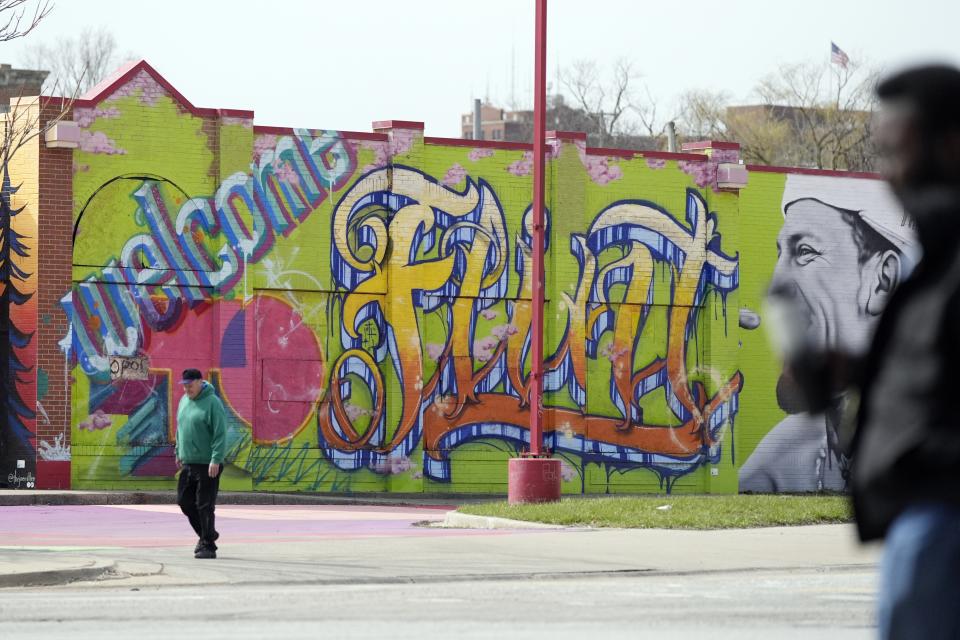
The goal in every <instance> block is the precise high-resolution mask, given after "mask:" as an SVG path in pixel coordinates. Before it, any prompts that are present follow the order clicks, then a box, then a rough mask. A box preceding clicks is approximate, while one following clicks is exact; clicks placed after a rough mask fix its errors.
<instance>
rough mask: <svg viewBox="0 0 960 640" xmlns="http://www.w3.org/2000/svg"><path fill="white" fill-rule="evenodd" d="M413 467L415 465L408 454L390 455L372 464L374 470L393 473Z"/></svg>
mask: <svg viewBox="0 0 960 640" xmlns="http://www.w3.org/2000/svg"><path fill="white" fill-rule="evenodd" d="M412 467H413V465H412V464H411V463H410V458H408V457H407V456H389V457H387V458H382V459H381V460H380V461H378V462H377V463H376V464H373V465H371V468H372V469H373V470H374V471H376V472H378V473H386V474H391V475H396V474H398V473H403V472H404V471H409V470H410V469H411V468H412Z"/></svg>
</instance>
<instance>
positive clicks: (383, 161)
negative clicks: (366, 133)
mask: <svg viewBox="0 0 960 640" xmlns="http://www.w3.org/2000/svg"><path fill="white" fill-rule="evenodd" d="M360 148H361V149H370V150H371V151H373V162H371V163H370V164H368V165H366V166H365V167H364V168H363V169H362V171H363V173H367V172H368V171H373V170H374V169H380V168H382V167H385V166H387V159H388V157H389V145H388V143H386V142H382V141H379V140H364V141H363V142H361V143H360Z"/></svg>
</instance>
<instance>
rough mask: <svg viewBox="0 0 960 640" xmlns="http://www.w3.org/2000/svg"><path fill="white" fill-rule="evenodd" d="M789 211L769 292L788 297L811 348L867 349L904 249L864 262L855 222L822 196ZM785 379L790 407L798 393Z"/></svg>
mask: <svg viewBox="0 0 960 640" xmlns="http://www.w3.org/2000/svg"><path fill="white" fill-rule="evenodd" d="M785 216H786V220H785V222H784V225H783V228H782V229H781V230H780V234H779V236H778V238H777V250H778V254H779V255H778V258H777V265H776V268H775V269H774V276H773V283H772V285H771V290H770V295H771V296H776V297H781V298H783V299H786V300H787V301H788V302H790V303H791V304H790V308H791V309H792V311H793V312H794V313H796V314H799V315H800V316H801V317H800V318H799V320H800V322H799V323H798V326H800V327H802V330H803V331H804V332H805V335H804V336H803V343H804V344H805V345H807V347H806V348H810V349H816V350H822V351H838V352H842V353H847V354H862V353H863V352H864V351H865V350H866V348H867V346H868V343H869V340H870V338H871V336H872V334H873V329H874V327H875V324H876V321H877V319H878V317H879V314H880V312H881V311H882V310H883V307H884V306H885V304H886V300H887V297H888V296H889V294H890V293H891V292H892V290H893V288H894V287H895V286H896V284H897V281H898V278H899V255H898V254H897V253H896V252H895V251H878V252H877V253H876V254H874V255H872V256H870V257H869V258H867V259H866V260H865V261H862V262H861V260H860V247H859V246H858V245H857V241H856V239H855V238H854V229H853V226H852V225H851V223H850V222H848V221H847V220H845V219H844V217H843V214H841V212H840V211H838V210H837V209H834V208H833V207H831V206H829V205H826V204H824V203H822V202H820V201H818V200H814V199H803V200H798V201H796V202H793V203H791V204H789V205H787V209H786V210H785ZM784 382H785V381H784V380H783V379H781V382H780V387H781V388H778V396H779V397H780V400H781V406H783V408H784V409H786V410H788V411H790V407H788V406H787V405H791V406H792V404H793V402H792V401H791V400H790V398H788V397H787V396H793V395H794V394H793V393H791V392H790V390H789V389H785V388H783V387H784ZM781 392H782V393H781ZM799 410H802V409H799Z"/></svg>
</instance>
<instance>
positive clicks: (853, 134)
mask: <svg viewBox="0 0 960 640" xmlns="http://www.w3.org/2000/svg"><path fill="white" fill-rule="evenodd" d="M876 82H877V72H876V71H873V70H870V69H867V68H865V67H864V66H862V65H859V64H856V63H854V62H850V63H849V64H848V65H846V66H844V67H841V66H839V65H835V64H795V65H788V66H785V67H783V68H781V69H780V72H779V73H777V74H775V75H771V76H768V77H767V78H766V79H764V80H763V81H762V82H761V83H760V86H759V87H758V88H757V94H758V95H759V96H760V98H761V100H762V101H763V104H764V105H766V106H767V107H768V108H774V107H778V106H789V107H790V110H789V112H787V113H788V114H789V116H791V117H788V118H786V119H787V120H788V121H790V122H791V125H792V130H793V132H794V134H795V135H796V136H797V138H798V140H799V142H800V146H801V148H802V152H801V155H800V157H799V158H798V160H799V161H800V165H801V166H814V167H816V168H818V169H855V170H870V169H872V168H873V166H872V160H871V159H872V157H873V153H872V143H871V126H872V124H873V117H874V113H875V111H876V107H877V104H876V97H875V93H874V87H875V86H876ZM865 161H867V163H866V164H867V165H868V166H864V162H865Z"/></svg>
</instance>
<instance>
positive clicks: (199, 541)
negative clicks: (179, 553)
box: [193, 531, 220, 555]
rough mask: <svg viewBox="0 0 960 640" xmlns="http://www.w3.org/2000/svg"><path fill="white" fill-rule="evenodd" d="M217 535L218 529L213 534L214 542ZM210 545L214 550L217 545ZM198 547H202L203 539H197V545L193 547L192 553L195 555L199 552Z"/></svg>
mask: <svg viewBox="0 0 960 640" xmlns="http://www.w3.org/2000/svg"><path fill="white" fill-rule="evenodd" d="M219 537H220V532H219V531H218V532H216V533H215V534H213V541H214V542H216V541H217V538H219ZM211 546H212V547H213V550H214V551H216V550H217V545H211ZM200 549H203V540H197V546H195V547H194V548H193V554H194V555H196V554H198V553H200Z"/></svg>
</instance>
